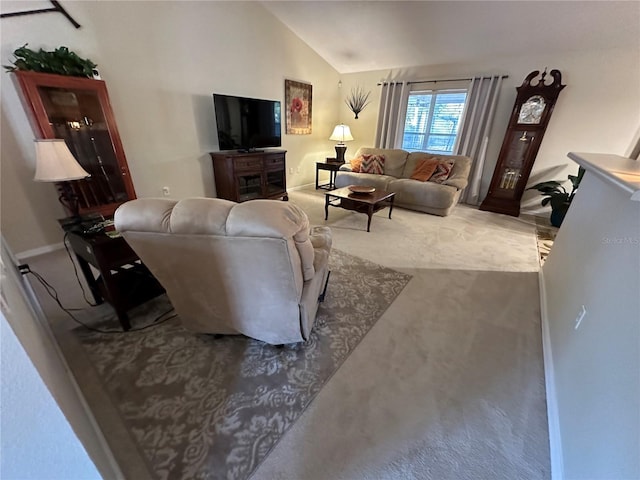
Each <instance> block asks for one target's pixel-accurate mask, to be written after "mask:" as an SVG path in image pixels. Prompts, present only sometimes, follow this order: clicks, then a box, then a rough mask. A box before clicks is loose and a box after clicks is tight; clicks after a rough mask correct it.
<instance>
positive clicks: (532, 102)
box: [518, 95, 546, 124]
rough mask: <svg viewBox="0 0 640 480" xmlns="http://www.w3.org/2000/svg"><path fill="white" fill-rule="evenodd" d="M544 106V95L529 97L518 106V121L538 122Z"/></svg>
mask: <svg viewBox="0 0 640 480" xmlns="http://www.w3.org/2000/svg"><path fill="white" fill-rule="evenodd" d="M545 107H546V102H545V101H544V97H542V96H541V95H534V96H533V97H530V98H529V100H527V101H526V102H524V103H523V104H522V106H521V107H520V113H519V114H518V123H528V124H532V123H533V124H535V123H540V120H541V119H542V113H543V112H544V109H545Z"/></svg>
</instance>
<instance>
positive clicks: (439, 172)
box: [429, 160, 453, 183]
mask: <svg viewBox="0 0 640 480" xmlns="http://www.w3.org/2000/svg"><path fill="white" fill-rule="evenodd" d="M452 169H453V160H439V161H438V165H436V171H435V172H433V175H431V178H430V179H429V181H430V182H435V183H442V182H444V181H445V180H446V179H447V178H449V175H451V170H452Z"/></svg>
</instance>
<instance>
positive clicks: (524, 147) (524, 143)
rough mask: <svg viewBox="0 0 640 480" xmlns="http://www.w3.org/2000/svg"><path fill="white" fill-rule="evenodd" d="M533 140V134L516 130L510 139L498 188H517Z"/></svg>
mask: <svg viewBox="0 0 640 480" xmlns="http://www.w3.org/2000/svg"><path fill="white" fill-rule="evenodd" d="M532 141H533V136H532V135H531V134H530V133H529V132H526V131H514V132H513V135H512V137H511V141H510V148H509V151H508V153H507V157H506V159H505V161H504V162H503V167H502V172H501V175H500V183H499V184H498V188H500V189H502V190H512V191H513V190H515V189H516V186H517V185H518V181H519V180H520V178H521V177H522V169H523V168H524V166H525V160H526V158H527V152H528V150H529V147H530V146H531V142H532Z"/></svg>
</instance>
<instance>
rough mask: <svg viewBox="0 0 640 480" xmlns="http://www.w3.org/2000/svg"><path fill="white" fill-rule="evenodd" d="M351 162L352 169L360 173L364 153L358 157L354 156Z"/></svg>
mask: <svg viewBox="0 0 640 480" xmlns="http://www.w3.org/2000/svg"><path fill="white" fill-rule="evenodd" d="M349 164H350V167H351V171H352V172H354V173H358V172H359V171H360V168H361V167H362V155H360V156H359V157H356V158H352V159H351V161H350V162H349ZM340 168H342V167H340Z"/></svg>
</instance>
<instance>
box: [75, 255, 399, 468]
mask: <svg viewBox="0 0 640 480" xmlns="http://www.w3.org/2000/svg"><path fill="white" fill-rule="evenodd" d="M330 268H331V271H332V273H331V279H330V282H329V288H328V291H327V296H326V299H325V302H324V303H323V304H321V306H320V309H319V311H318V315H317V319H316V323H315V327H314V329H313V331H312V334H311V338H310V339H309V340H308V341H307V342H306V343H304V344H296V345H287V346H285V347H283V348H276V347H272V346H270V345H266V344H264V343H262V342H258V341H255V340H251V339H248V338H246V337H241V336H226V337H222V338H219V339H214V338H213V336H211V335H200V334H194V333H192V332H189V331H187V330H185V329H183V328H182V327H181V326H180V323H179V320H178V319H172V320H170V321H168V322H165V323H162V324H160V325H158V326H157V327H155V328H150V329H147V330H142V331H140V332H130V333H122V334H101V333H96V332H91V331H87V330H84V329H82V330H81V329H77V330H76V334H77V336H78V338H79V339H80V341H81V343H82V345H83V347H84V349H85V351H86V354H87V355H88V357H89V358H90V360H91V362H92V363H93V364H94V365H95V368H96V370H97V371H98V373H99V376H100V378H101V381H102V382H103V383H104V385H105V387H106V389H107V390H108V391H109V393H110V395H111V398H112V400H113V402H114V403H115V405H116V406H117V408H118V409H119V412H120V415H121V417H122V419H123V421H124V423H125V425H126V427H127V429H128V430H129V431H130V433H131V435H132V437H133V438H134V441H135V442H136V443H137V445H138V446H139V448H140V450H141V451H142V452H143V456H144V457H145V459H146V460H147V462H148V465H149V469H150V470H151V471H152V472H153V474H154V475H155V476H156V478H159V479H168V478H171V479H218V478H220V479H222V478H224V479H244V478H248V477H249V476H250V475H251V473H252V472H253V471H254V470H255V469H256V468H257V467H258V465H260V463H261V462H262V461H263V460H264V458H265V457H266V456H267V455H268V454H269V452H270V451H271V449H272V448H273V447H274V446H275V445H276V443H277V442H278V441H279V440H280V438H281V437H282V436H283V435H284V433H285V432H286V431H287V429H288V428H289V427H290V426H291V425H292V424H293V423H294V422H295V421H296V420H297V419H298V418H299V417H300V415H301V414H302V413H303V412H304V410H305V409H306V408H307V406H308V405H309V404H310V403H311V401H312V400H313V398H314V397H315V396H316V395H317V394H318V392H319V391H320V389H321V388H322V387H323V385H324V384H325V383H326V382H327V381H328V380H329V379H330V378H331V376H332V375H333V374H334V373H335V372H336V370H337V369H338V368H339V367H340V365H341V364H342V363H343V362H344V361H345V360H346V358H347V357H348V356H349V354H350V353H351V352H352V351H353V350H354V348H355V347H356V346H357V345H358V344H359V343H360V341H361V340H362V338H363V337H364V336H365V335H366V333H367V332H368V331H369V330H370V329H371V327H372V326H373V325H374V324H375V323H376V321H377V320H378V319H379V318H380V317H381V315H382V314H383V313H384V312H385V310H386V309H387V308H388V307H389V305H391V303H392V302H393V300H394V299H395V298H396V297H397V296H398V294H399V293H400V292H401V291H402V289H403V288H404V287H405V285H406V284H407V283H408V282H409V280H410V279H411V276H410V275H407V274H404V273H400V272H397V271H395V270H391V269H388V268H385V267H382V266H380V265H376V264H374V263H371V262H368V261H366V260H362V259H360V258H357V257H353V256H350V255H347V254H346V253H343V252H340V251H337V250H335V249H334V250H333V251H332V253H331V257H330ZM167 306H168V301H167V300H166V297H160V298H159V299H157V300H156V301H155V302H149V303H148V304H147V305H146V306H145V308H144V309H143V310H142V311H141V312H139V313H138V314H137V315H136V316H135V317H133V318H132V324H133V325H134V328H135V326H136V324H137V325H141V324H147V323H149V322H150V321H152V319H153V318H156V317H157V316H158V313H160V312H164V311H166V309H167Z"/></svg>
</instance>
